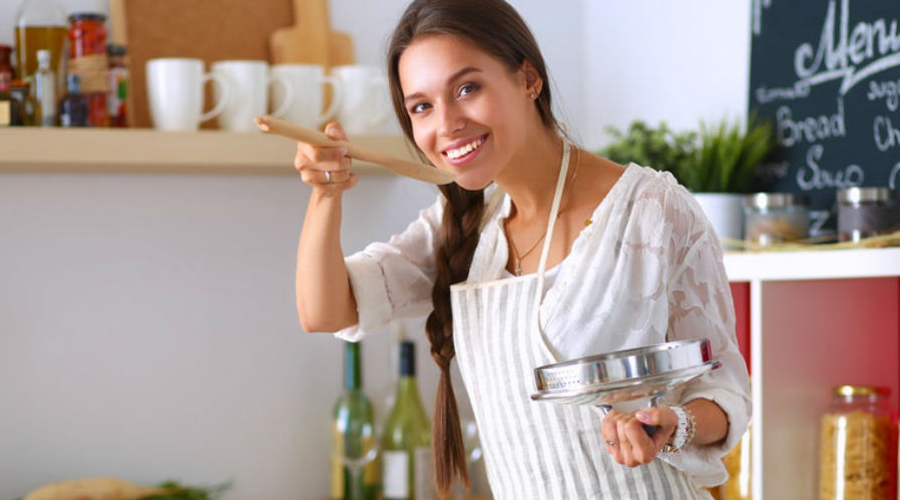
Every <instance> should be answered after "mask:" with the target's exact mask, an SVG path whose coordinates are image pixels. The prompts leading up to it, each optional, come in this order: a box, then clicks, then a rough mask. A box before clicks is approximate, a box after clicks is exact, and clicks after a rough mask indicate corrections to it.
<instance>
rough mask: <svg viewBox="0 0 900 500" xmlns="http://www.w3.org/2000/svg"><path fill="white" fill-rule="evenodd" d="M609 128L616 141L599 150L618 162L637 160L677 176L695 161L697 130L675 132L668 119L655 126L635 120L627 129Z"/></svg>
mask: <svg viewBox="0 0 900 500" xmlns="http://www.w3.org/2000/svg"><path fill="white" fill-rule="evenodd" d="M606 132H607V133H608V134H609V135H610V136H611V137H612V139H613V141H612V142H611V143H610V144H609V145H608V146H606V147H605V148H603V149H601V150H600V151H598V152H597V154H599V155H600V156H604V157H606V158H609V159H610V160H612V161H614V162H616V163H621V164H623V165H627V164H628V163H631V162H634V163H637V164H638V165H642V166H645V167H652V168H655V169H657V170H663V171H666V172H671V173H672V175H674V176H675V177H676V178H677V177H678V175H679V174H678V172H680V171H682V170H684V169H686V168H687V166H688V165H689V164H690V163H693V161H694V150H695V149H696V145H695V144H696V142H697V133H696V132H692V131H688V132H675V131H674V130H672V129H671V128H669V126H668V124H666V122H660V124H659V125H658V126H656V127H653V126H650V125H648V124H647V123H646V122H644V121H641V120H635V121H633V122H631V124H630V125H629V126H628V130H626V131H624V132H623V131H620V130H619V129H617V128H615V127H612V126H609V127H606Z"/></svg>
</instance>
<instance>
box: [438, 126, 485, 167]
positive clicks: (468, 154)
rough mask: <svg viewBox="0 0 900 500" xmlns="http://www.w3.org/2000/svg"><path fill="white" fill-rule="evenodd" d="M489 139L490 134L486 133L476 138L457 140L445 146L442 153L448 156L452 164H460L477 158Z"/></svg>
mask: <svg viewBox="0 0 900 500" xmlns="http://www.w3.org/2000/svg"><path fill="white" fill-rule="evenodd" d="M487 139H488V134H484V135H482V136H479V137H476V138H474V139H463V140H460V141H456V142H454V143H453V144H451V145H450V146H449V147H447V148H445V149H444V150H443V151H442V152H441V154H442V155H443V156H444V157H445V158H447V160H448V161H449V163H450V164H452V165H454V166H459V165H462V164H464V163H467V162H469V161H471V160H473V159H475V157H476V156H478V153H479V152H480V151H481V147H482V146H483V145H484V143H485V141H487Z"/></svg>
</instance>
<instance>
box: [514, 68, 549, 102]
mask: <svg viewBox="0 0 900 500" xmlns="http://www.w3.org/2000/svg"><path fill="white" fill-rule="evenodd" d="M519 71H521V74H522V75H523V76H524V80H525V93H526V94H528V96H529V97H531V98H532V99H537V96H539V95H541V89H543V88H544V80H543V79H542V78H541V75H540V73H538V70H537V68H535V67H534V64H531V61H528V60H525V61H524V62H523V63H522V67H521V68H520V69H519Z"/></svg>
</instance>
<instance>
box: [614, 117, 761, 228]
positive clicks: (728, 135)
mask: <svg viewBox="0 0 900 500" xmlns="http://www.w3.org/2000/svg"><path fill="white" fill-rule="evenodd" d="M607 132H608V133H609V134H610V135H611V136H612V138H613V142H611V143H610V144H609V145H608V146H606V147H605V148H603V149H601V150H599V151H598V152H597V153H598V154H599V155H601V156H605V157H607V158H609V159H610V160H612V161H615V162H617V163H623V164H627V163H630V162H634V163H637V164H639V165H644V166H648V167H652V168H655V169H657V170H663V171H668V172H671V173H672V175H674V176H675V178H676V179H677V180H678V182H679V183H681V184H682V185H684V186H685V187H686V188H688V189H689V190H690V191H691V192H692V193H693V194H694V197H695V198H696V199H697V201H698V203H699V204H700V206H701V208H702V209H703V211H704V213H705V214H706V216H707V218H708V219H709V220H710V222H712V224H713V228H714V229H715V230H716V233H717V234H718V235H719V236H720V237H725V238H733V239H742V238H743V236H744V227H743V226H744V222H743V221H744V212H743V200H744V198H745V196H746V194H747V193H749V192H750V190H751V189H752V186H753V180H754V175H755V173H756V166H757V165H758V164H759V163H760V162H761V161H762V160H763V158H765V157H766V155H768V154H769V152H770V151H771V150H772V147H773V145H774V142H773V137H772V126H771V125H770V124H769V123H768V122H763V121H760V120H758V119H757V117H756V116H755V115H751V116H750V117H749V119H748V120H747V123H746V125H744V126H742V125H741V123H740V120H735V121H734V122H729V121H728V120H722V121H720V122H718V123H716V124H714V125H711V126H710V125H707V124H706V123H703V122H701V124H700V131H699V133H698V132H692V131H686V132H675V131H673V130H672V129H670V128H669V127H668V125H666V123H665V122H660V125H659V126H658V127H655V128H654V127H651V126H648V125H647V124H646V123H645V122H643V121H640V120H635V121H633V122H632V123H631V124H630V126H629V128H628V130H627V131H625V132H621V131H619V130H618V129H615V128H612V127H608V128H607Z"/></svg>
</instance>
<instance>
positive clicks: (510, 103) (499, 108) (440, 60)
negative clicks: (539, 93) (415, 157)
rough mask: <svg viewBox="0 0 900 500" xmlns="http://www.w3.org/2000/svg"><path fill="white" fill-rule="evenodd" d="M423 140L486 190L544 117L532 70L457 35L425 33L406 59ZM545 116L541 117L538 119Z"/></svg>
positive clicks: (444, 162)
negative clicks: (513, 66) (529, 75)
mask: <svg viewBox="0 0 900 500" xmlns="http://www.w3.org/2000/svg"><path fill="white" fill-rule="evenodd" d="M398 73H399V77H400V85H401V87H402V89H403V96H404V100H405V107H406V112H407V114H408V115H409V117H410V120H411V122H412V129H413V136H414V138H415V141H416V145H417V146H418V147H419V148H420V149H421V150H422V151H423V152H424V153H425V154H426V155H427V156H428V158H429V159H430V160H431V162H432V163H434V164H435V165H436V166H437V167H438V168H440V169H442V170H447V171H449V172H452V173H454V174H456V182H457V183H458V184H459V185H460V186H462V187H464V188H466V189H482V188H484V187H486V186H487V185H489V184H490V183H491V181H492V180H493V179H494V178H495V177H496V176H497V175H498V174H500V172H502V171H503V169H504V168H505V167H506V166H507V165H509V164H510V163H511V161H512V160H513V157H514V156H515V154H516V152H517V151H520V149H521V148H522V147H523V145H524V144H525V143H526V137H527V135H526V132H527V126H528V123H529V121H533V120H534V119H535V118H534V117H535V116H537V113H536V109H535V105H534V100H533V99H532V98H531V97H529V94H530V93H531V92H532V91H533V90H532V88H531V87H528V85H527V83H526V78H525V72H524V71H522V70H520V71H516V72H513V73H511V72H510V71H509V70H508V69H507V67H506V66H505V65H504V64H503V63H502V62H500V61H499V60H497V59H495V58H493V57H491V56H490V55H488V54H487V53H485V52H484V51H482V50H480V49H479V48H477V47H476V46H474V45H472V44H470V43H468V42H466V41H464V40H461V39H459V38H457V37H452V36H437V35H433V36H425V37H422V38H419V39H417V40H415V41H413V43H411V44H410V46H409V47H408V48H407V49H406V51H404V53H403V55H402V56H401V57H400V60H399V63H398ZM538 119H539V118H538Z"/></svg>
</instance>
